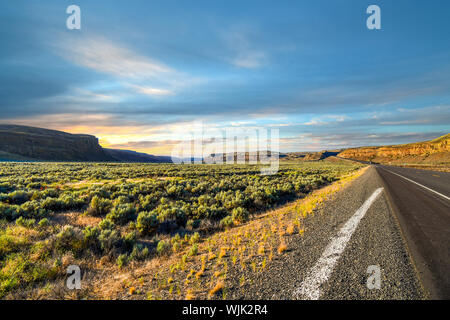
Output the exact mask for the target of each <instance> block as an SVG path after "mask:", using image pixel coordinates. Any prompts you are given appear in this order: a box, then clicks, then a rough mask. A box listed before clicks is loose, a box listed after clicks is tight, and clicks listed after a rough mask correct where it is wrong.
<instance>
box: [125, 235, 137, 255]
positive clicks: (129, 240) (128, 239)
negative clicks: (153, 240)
mask: <svg viewBox="0 0 450 320" xmlns="http://www.w3.org/2000/svg"><path fill="white" fill-rule="evenodd" d="M136 240H137V235H136V232H134V231H132V232H129V233H127V234H126V235H125V236H124V237H123V239H122V248H123V250H125V251H130V250H131V249H132V248H133V247H134V245H135V243H136Z"/></svg>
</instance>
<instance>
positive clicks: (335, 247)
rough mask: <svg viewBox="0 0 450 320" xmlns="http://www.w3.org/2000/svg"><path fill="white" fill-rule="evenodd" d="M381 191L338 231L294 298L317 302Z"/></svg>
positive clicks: (372, 196)
mask: <svg viewBox="0 0 450 320" xmlns="http://www.w3.org/2000/svg"><path fill="white" fill-rule="evenodd" d="M382 191H383V188H378V189H377V190H375V192H374V193H373V194H372V195H371V196H370V198H369V199H367V200H366V201H365V202H364V203H363V205H362V206H361V207H360V208H359V209H358V210H356V212H355V214H354V215H353V216H352V217H351V218H350V219H349V220H348V221H347V222H346V223H345V225H344V226H343V227H342V228H341V230H339V233H338V234H337V235H336V236H335V237H334V238H333V239H332V240H331V242H330V243H329V244H328V246H327V247H326V248H325V250H324V252H323V254H322V256H321V257H320V259H319V260H318V261H317V262H316V264H315V265H314V267H313V268H312V269H311V270H310V272H309V274H308V275H307V277H306V279H305V280H304V281H303V282H302V284H301V285H300V287H299V288H297V289H296V290H295V291H294V298H296V299H302V298H303V299H306V300H318V299H319V298H320V295H321V291H320V286H321V285H322V284H323V283H324V282H326V281H328V278H329V277H330V275H331V274H332V272H333V269H334V267H335V265H336V263H337V261H338V260H339V257H340V255H341V254H342V252H344V250H345V247H346V246H347V243H348V241H349V240H350V238H351V236H352V234H353V232H355V230H356V227H357V226H358V224H359V222H360V221H361V219H362V218H363V217H364V215H365V214H366V212H367V210H369V208H370V206H371V205H372V203H373V202H374V201H375V200H376V198H377V197H378V195H379V194H380V193H381V192H382Z"/></svg>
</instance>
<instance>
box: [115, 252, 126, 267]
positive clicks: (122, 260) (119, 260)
mask: <svg viewBox="0 0 450 320" xmlns="http://www.w3.org/2000/svg"><path fill="white" fill-rule="evenodd" d="M127 263H128V256H127V255H126V254H121V255H120V256H118V257H117V265H118V266H119V269H121V268H123V267H124V266H125V265H126V264H127Z"/></svg>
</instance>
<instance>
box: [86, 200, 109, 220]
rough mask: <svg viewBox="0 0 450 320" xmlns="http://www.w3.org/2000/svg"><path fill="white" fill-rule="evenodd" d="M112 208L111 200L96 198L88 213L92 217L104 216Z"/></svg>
mask: <svg viewBox="0 0 450 320" xmlns="http://www.w3.org/2000/svg"><path fill="white" fill-rule="evenodd" d="M110 208H111V200H109V199H104V198H100V197H98V196H94V197H93V198H92V200H91V203H90V205H89V208H88V209H87V213H88V214H90V215H91V216H102V215H105V214H107V213H108V211H109V209H110Z"/></svg>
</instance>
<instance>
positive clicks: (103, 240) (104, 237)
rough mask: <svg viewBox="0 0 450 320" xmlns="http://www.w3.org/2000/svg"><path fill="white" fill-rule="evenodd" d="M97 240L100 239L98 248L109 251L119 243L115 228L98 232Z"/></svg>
mask: <svg viewBox="0 0 450 320" xmlns="http://www.w3.org/2000/svg"><path fill="white" fill-rule="evenodd" d="M98 240H99V241H100V248H101V249H102V250H103V251H105V252H109V251H111V250H113V249H114V247H116V246H118V245H119V244H120V240H121V238H120V235H119V233H118V232H117V231H116V230H110V229H106V230H102V231H101V232H100V235H99V236H98Z"/></svg>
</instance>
